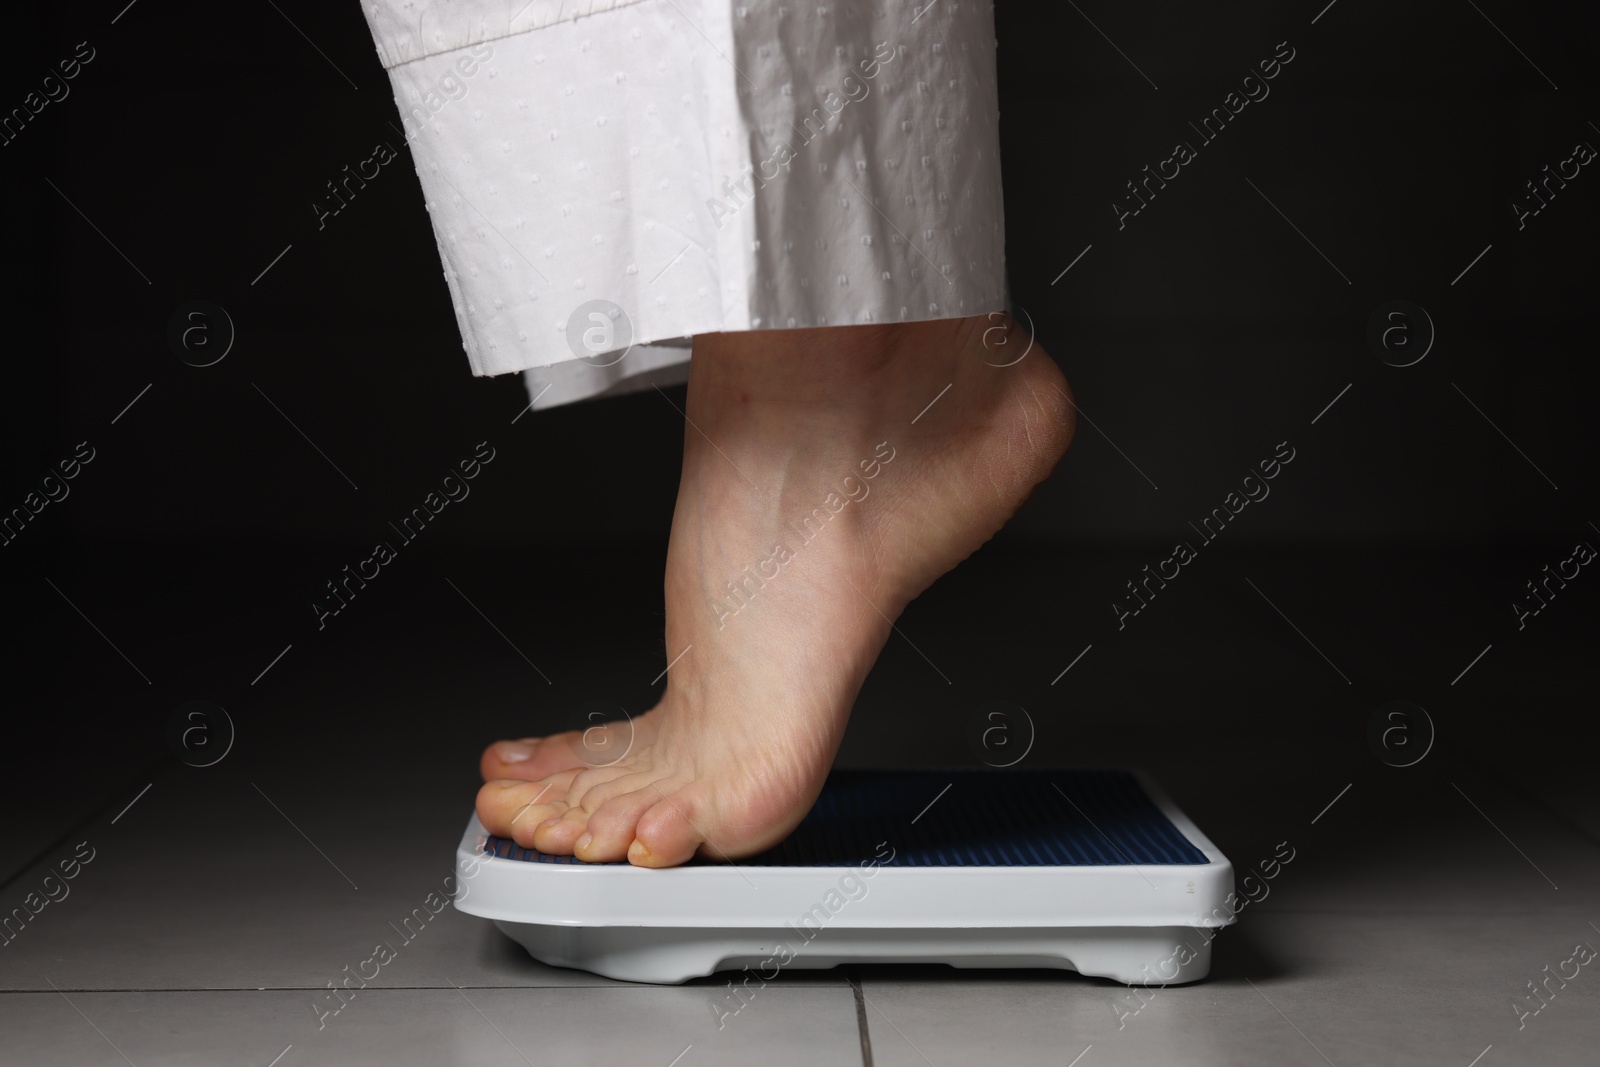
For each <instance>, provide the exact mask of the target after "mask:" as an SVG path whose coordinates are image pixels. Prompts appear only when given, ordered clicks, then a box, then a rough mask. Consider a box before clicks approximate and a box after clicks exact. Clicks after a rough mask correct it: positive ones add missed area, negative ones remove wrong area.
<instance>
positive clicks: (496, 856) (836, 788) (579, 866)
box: [455, 770, 1234, 985]
mask: <svg viewBox="0 0 1600 1067" xmlns="http://www.w3.org/2000/svg"><path fill="white" fill-rule="evenodd" d="M456 871H457V891H456V895H455V906H456V908H457V909H459V910H460V911H463V912H465V913H466V914H468V915H477V916H481V917H482V918H486V919H491V920H493V921H494V924H495V925H496V926H497V927H499V929H500V930H501V932H503V933H504V934H506V935H507V936H508V937H510V938H512V939H513V940H514V941H516V942H518V943H519V944H521V945H522V946H523V947H524V948H525V949H527V951H528V952H529V954H531V955H532V956H533V957H534V958H535V959H538V960H540V961H542V962H544V963H548V964H552V965H554V966H558V967H576V968H580V969H582V970H586V971H592V972H594V973H596V974H601V975H605V976H607V977H609V978H618V979H623V980H626V981H633V982H660V983H677V982H683V981H686V980H688V979H690V978H694V977H698V976H702V975H709V974H712V973H713V972H716V971H723V970H742V969H748V970H749V972H750V973H751V974H752V975H755V976H758V977H760V978H761V979H770V978H773V977H775V976H776V975H777V973H778V972H779V971H781V970H784V969H787V968H806V969H811V968H825V967H834V966H838V965H839V964H844V963H851V964H854V963H946V964H949V965H951V966H954V967H1053V968H1061V969H1066V970H1075V971H1078V972H1079V973H1081V974H1085V975H1094V976H1098V977H1103V978H1109V979H1112V980H1114V981H1117V982H1124V983H1128V984H1130V985H1166V984H1172V983H1182V982H1192V981H1196V980H1198V979H1200V978H1204V977H1205V975H1206V973H1207V972H1208V971H1209V969H1210V966H1211V939H1212V938H1213V937H1215V936H1216V933H1215V931H1216V930H1217V929H1218V928H1220V927H1224V926H1228V925H1231V924H1232V923H1233V921H1234V909H1233V908H1232V907H1230V904H1232V903H1233V898H1232V894H1233V868H1232V866H1231V865H1230V864H1229V863H1228V860H1227V859H1226V858H1225V857H1224V856H1223V855H1222V853H1221V852H1219V851H1218V850H1217V847H1216V846H1215V845H1213V844H1212V843H1211V842H1210V841H1209V840H1207V839H1206V836H1205V835H1204V834H1202V833H1201V832H1200V831H1199V829H1197V828H1196V827H1195V825H1194V823H1192V822H1190V821H1189V819H1188V818H1187V817H1186V816H1185V815H1184V814H1183V812H1181V811H1179V810H1178V808H1177V807H1176V806H1175V805H1174V804H1173V803H1172V801H1171V800H1170V799H1168V797H1167V796H1166V795H1165V794H1164V793H1162V792H1161V791H1160V789H1158V788H1157V787H1156V786H1155V784H1154V783H1153V782H1152V781H1151V780H1150V779H1149V778H1148V777H1146V776H1145V775H1143V774H1140V773H1136V772H1128V771H1117V770H1069V771H1048V770H1028V771H1015V770H1005V771H990V770H982V771H973V770H952V771H927V770H917V771H835V772H833V773H832V774H830V775H829V776H828V780H827V783H826V784H825V785H824V787H823V790H822V793H821V795H820V796H819V797H818V798H817V802H816V805H815V806H814V807H813V808H812V810H811V812H810V814H808V815H807V816H806V817H805V819H804V821H802V822H801V824H800V825H799V827H797V828H796V829H795V831H794V833H792V834H791V835H790V836H789V837H788V838H787V839H786V840H784V841H783V842H782V843H781V844H779V845H777V846H776V847H774V848H772V849H770V850H768V851H767V852H764V853H762V854H760V855H758V856H752V857H749V858H747V859H740V860H738V861H734V862H729V861H726V860H722V861H718V860H717V859H716V858H714V857H713V858H709V859H699V860H696V861H694V862H692V863H690V864H688V865H686V866H683V867H673V868H668V869H665V870H649V869H645V868H640V867H634V866H631V865H629V864H628V863H626V862H621V863H584V862H583V861H581V860H578V859H575V858H574V857H571V856H550V855H545V854H543V853H540V852H537V851H534V850H531V849H526V848H522V847H521V846H519V845H517V844H516V843H515V842H513V841H511V840H509V839H507V838H501V837H496V836H494V835H491V834H487V833H485V831H484V829H483V826H482V824H481V823H480V822H479V821H478V819H477V817H476V816H474V817H473V819H472V820H471V822H469V823H468V824H467V829H466V833H465V834H464V835H463V836H462V838H461V844H460V846H459V847H458V849H457V853H456Z"/></svg>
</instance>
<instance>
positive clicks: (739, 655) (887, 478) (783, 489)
mask: <svg viewBox="0 0 1600 1067" xmlns="http://www.w3.org/2000/svg"><path fill="white" fill-rule="evenodd" d="M996 322H997V320H991V319H989V318H973V319H943V320H936V321H933V322H921V323H911V324H900V325H892V326H852V327H839V328H827V329H817V330H783V331H762V332H750V333H736V334H709V335H704V336H700V337H696V338H695V340H694V361H693V363H692V365H691V376H690V380H689V394H688V407H687V414H688V419H689V425H687V426H686V427H685V430H684V459H683V475H682V480H681V482H680V484H679V488H678V504H677V509H676V511H675V512H674V515H673V524H672V539H671V543H670V546H669V548H668V552H667V574H666V633H667V655H668V657H669V658H671V657H677V656H680V654H681V658H679V659H677V661H676V663H675V664H674V665H673V667H672V669H671V671H670V672H669V674H668V680H667V689H666V693H665V694H664V695H663V697H662V700H661V703H660V704H659V705H658V706H657V707H656V708H655V709H654V710H653V711H651V712H650V713H649V714H648V715H646V716H642V717H641V718H640V720H639V725H638V726H637V727H636V730H635V736H634V738H633V744H632V747H631V749H630V750H629V751H628V754H627V755H626V756H624V757H622V758H621V759H619V760H616V761H615V762H614V763H611V764H610V765H608V766H602V767H595V766H590V764H591V763H593V762H594V761H593V760H588V759H584V758H583V752H582V751H581V748H582V746H583V744H584V741H583V738H582V735H581V734H577V733H576V732H575V733H574V734H563V735H556V736H555V737H552V738H548V739H545V740H544V741H542V742H538V743H537V744H535V745H534V746H533V747H532V750H531V753H530V756H529V758H528V759H526V760H523V761H520V762H519V763H511V764H507V763H506V762H505V756H506V755H507V752H506V750H505V749H504V748H503V746H504V744H505V743H504V742H502V743H499V745H497V746H491V747H490V751H488V752H486V753H485V754H484V760H483V770H484V773H485V776H486V777H488V776H490V775H501V777H496V778H495V780H492V781H488V782H486V783H485V785H484V786H483V788H482V790H481V791H480V792H479V794H478V815H479V817H480V818H481V819H482V821H483V824H484V826H485V827H486V828H487V829H488V830H489V831H490V832H491V833H495V834H499V835H501V836H507V837H511V838H513V839H514V840H516V841H517V842H518V843H519V844H521V845H524V846H526V847H532V848H537V849H538V850H540V851H541V852H546V853H553V854H561V855H576V856H577V857H578V858H579V859H582V860H586V861H590V862H604V861H615V860H621V859H623V858H624V857H626V858H627V859H628V860H629V861H630V862H632V863H634V864H638V865H641V866H648V867H669V866H673V865H676V864H680V863H684V862H686V861H687V860H689V859H690V858H691V857H693V856H695V855H696V854H697V853H698V854H700V855H703V856H706V857H708V858H711V859H727V858H737V857H740V856H747V855H751V854H753V853H756V852H760V851H761V850H763V849H765V848H768V847H770V846H771V845H773V844H775V843H777V842H778V841H780V840H782V839H783V837H784V836H785V835H787V834H788V833H789V831H791V830H792V829H794V827H795V826H796V825H797V824H798V823H799V821H800V819H801V818H802V817H803V816H804V815H805V813H806V812H807V811H808V810H809V809H810V807H811V804H812V803H813V801H815V800H816V797H817V793H818V792H819V791H820V790H821V788H822V782H823V779H824V778H825V777H826V775H827V772H828V768H829V766H830V765H831V764H832V762H833V757H834V754H835V753H836V751H837V750H838V747H839V742H840V739H841V738H842V737H843V734H844V728H845V723H846V722H847V720H848V719H849V715H850V709H851V706H852V704H853V703H854V701H855V698H856V694H857V692H858V691H859V690H860V688H861V684H862V682H863V680H864V679H865V678H866V675H867V671H868V670H869V669H870V668H871V667H872V664H873V662H874V661H875V660H876V659H877V657H878V653H879V652H880V651H881V650H882V648H883V645H884V642H885V641H886V640H887V639H888V637H889V634H890V632H891V630H890V622H891V620H893V619H894V618H896V617H897V616H898V615H899V614H900V612H901V611H902V610H903V609H904V608H905V606H906V604H908V603H909V602H910V601H911V600H912V598H914V597H915V596H917V595H918V594H919V593H921V592H922V591H923V590H924V589H926V588H927V587H928V586H929V585H930V584H931V583H932V582H933V581H934V580H935V579H936V578H938V577H939V576H940V575H941V574H944V573H945V572H946V571H948V570H950V569H951V568H952V567H954V566H955V565H956V564H957V563H959V562H960V561H961V560H963V559H965V558H966V557H967V556H968V555H970V554H971V553H972V552H973V551H975V550H976V549H977V548H978V547H979V546H980V545H982V544H983V543H984V542H985V541H987V540H988V539H989V538H990V537H992V536H993V535H994V533H995V532H996V531H997V530H999V529H1000V527H1001V526H1002V525H1004V524H1005V522H1006V521H1007V520H1008V519H1010V518H1011V516H1012V514H1013V513H1014V512H1015V511H1016V509H1017V508H1018V507H1019V506H1020V505H1021V504H1022V502H1023V501H1024V500H1025V499H1026V498H1027V496H1028V494H1029V493H1030V492H1031V491H1032V489H1033V487H1034V486H1035V485H1037V484H1038V483H1039V482H1040V481H1042V480H1044V478H1045V477H1046V476H1047V475H1048V474H1049V473H1050V471H1051V470H1052V469H1053V468H1054V466H1055V464H1056V461H1057V460H1058V459H1060V457H1061V455H1062V454H1063V453H1064V452H1065V451H1066V449H1067V446H1068V444H1069V443H1070V442H1071V440H1072V433H1073V426H1074V417H1073V416H1074V407H1073V404H1072V401H1071V399H1070V394H1069V391H1068V388H1067V383H1066V380H1065V379H1064V378H1063V377H1062V375H1061V372H1060V371H1059V370H1058V369H1057V368H1056V366H1055V364H1054V363H1053V362H1052V361H1051V360H1050V358H1049V356H1047V355H1046V354H1045V353H1044V352H1043V351H1042V350H1041V349H1039V348H1038V347H1037V346H1035V347H1034V349H1033V351H1032V352H1030V353H1029V354H1028V355H1027V356H1026V358H1024V359H1022V360H1021V361H1020V362H1017V363H1015V364H1014V365H1011V366H996V365H995V364H999V363H1003V362H1008V361H1009V360H1011V359H1014V358H1015V353H1017V352H1019V351H1021V350H1022V348H1023V347H1025V346H1026V345H1027V343H1028V339H1027V337H1026V335H1025V333H1024V331H1023V330H1022V329H1021V328H1020V327H1016V326H1010V327H1009V329H1010V336H1009V338H1007V343H1006V344H1005V345H1004V346H1001V345H999V344H997V342H998V341H999V340H1000V339H1001V338H1000V336H999V335H998V334H997V333H996V332H995V331H996V329H997V326H996ZM986 337H987V339H988V341H989V343H988V344H987V345H986V344H985V340H986ZM1002 355H1003V356H1004V358H1001V357H1002ZM591 740H592V739H591ZM575 757H576V758H575ZM563 763H564V764H566V766H564V767H563V766H560V765H561V764H563Z"/></svg>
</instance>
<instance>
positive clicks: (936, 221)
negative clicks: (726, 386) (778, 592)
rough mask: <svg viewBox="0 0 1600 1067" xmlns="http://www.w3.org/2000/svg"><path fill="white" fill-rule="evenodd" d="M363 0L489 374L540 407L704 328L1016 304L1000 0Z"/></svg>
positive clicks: (618, 384)
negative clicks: (510, 378) (1006, 206)
mask: <svg viewBox="0 0 1600 1067" xmlns="http://www.w3.org/2000/svg"><path fill="white" fill-rule="evenodd" d="M365 10H366V15H367V19H368V23H369V25H370V26H371V28H372V31H373V36H374V39H375V41H376V43H377V46H378V52H379V55H380V57H381V58H382V60H383V62H384V65H385V67H386V68H387V69H388V71H389V75H390V78H391V81H392V83H393V87H394V90H395V97H396V102H397V103H398V105H399V108H400V115H401V118H402V121H403V122H404V124H405V127H406V134H407V140H408V141H409V143H410V146H411V150H412V154H413V158H414V159H415V161H416V164H417V172H418V176H419V178H420V179H421V183H422V189H423V194H424V199H425V202H426V203H427V207H428V211H429V214H430V217H431V219H432V223H433V227H434V233H435V236H436V237H437V239H438V244H439V252H440V258H441V260H442V261H443V263H444V268H445V277H446V279H447V280H448V283H449V286H450V292H451V297H452V301H453V304H454V306H455V311H456V317H457V320H458V322H459V324H460V327H461V333H462V338H463V342H464V347H465V349H466V351H467V356H468V359H469V360H470V362H471V365H472V370H473V372H474V373H475V374H480V375H488V374H503V373H508V372H512V371H527V372H528V373H527V375H526V377H527V378H528V384H529V392H530V395H532V396H535V397H536V398H537V399H536V401H535V406H536V407H549V406H551V405H553V404H558V403H565V402H568V401H572V400H577V399H582V398H584V397H588V396H595V395H600V394H603V393H607V392H619V391H626V390H627V389H630V388H637V387H640V386H642V385H646V384H649V383H656V384H662V383H664V382H668V381H674V380H682V378H683V377H684V376H685V374H686V371H687V361H688V358H689V353H690V349H689V344H688V341H687V339H688V338H689V337H691V336H692V335H694V334H697V333H709V332H716V331H733V330H756V329H782V328H791V327H802V326H822V325H846V324H852V323H865V322H897V321H911V320H919V319H931V318H947V317H955V316H962V315H977V314H982V313H985V312H989V311H994V310H999V309H1001V308H1003V307H1004V305H1005V262H1004V226H1003V214H1002V207H1001V197H1000V167H999V156H998V130H997V123H998V106H997V103H996V96H995V78H994V27H993V11H992V5H991V4H990V3H989V2H987V0H984V2H981V3H980V2H977V0H935V2H934V3H933V4H932V5H931V6H928V7H925V8H919V7H916V6H915V5H912V4H906V5H894V6H893V7H890V6H888V5H885V6H883V7H874V6H871V5H870V4H863V3H850V4H843V5H840V4H834V3H823V4H817V3H805V4H796V3H782V4H780V3H766V2H752V0H746V2H744V3H726V2H722V0H594V2H589V0H578V2H567V3H562V2H560V0H534V2H533V3H531V4H530V3H527V2H526V0H368V2H367V4H366V6H365ZM595 300H603V301H608V302H609V303H610V306H612V307H613V308H614V309H615V310H612V311H610V325H607V323H606V319H604V318H595V317H591V315H592V312H593V310H594V305H591V306H590V307H588V308H585V307H583V305H585V304H587V303H589V302H591V301H595ZM591 322H592V323H598V324H599V325H600V327H601V329H599V330H598V331H590V332H589V333H588V334H587V335H586V340H585V341H584V343H575V342H574V338H578V337H584V336H585V334H584V328H585V327H588V326H589V324H590V323H591ZM574 323H576V324H577V327H576V328H572V327H573V324H574ZM608 331H614V332H615V334H616V336H617V337H618V338H621V337H622V336H624V335H626V336H629V337H631V341H632V342H633V347H632V348H631V349H630V350H629V351H628V352H627V354H626V355H625V356H620V358H619V354H618V352H616V351H614V352H611V353H609V354H603V347H604V346H603V345H601V346H600V347H599V350H598V351H597V342H603V341H604V340H605V339H606V338H608V337H609V336H610V334H609V333H608ZM674 341H675V342H676V343H675V344H673V343H671V342H674ZM661 342H669V343H667V344H662V343H661ZM619 351H620V350H619ZM580 357H584V358H580Z"/></svg>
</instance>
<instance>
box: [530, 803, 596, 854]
mask: <svg viewBox="0 0 1600 1067" xmlns="http://www.w3.org/2000/svg"><path fill="white" fill-rule="evenodd" d="M588 822H589V813H588V812H587V811H584V810H583V809H582V808H580V807H578V806H576V805H571V806H568V807H567V808H565V810H563V811H561V812H559V813H557V814H554V815H551V816H547V817H546V818H545V819H544V820H542V821H541V822H540V823H539V824H538V825H537V826H535V827H534V829H533V847H534V848H536V849H538V850H539V851H540V852H543V853H545V854H546V855H549V856H570V855H572V854H573V850H574V849H575V848H576V847H577V844H578V838H580V837H582V836H583V833H584V830H585V828H586V827H587V824H588Z"/></svg>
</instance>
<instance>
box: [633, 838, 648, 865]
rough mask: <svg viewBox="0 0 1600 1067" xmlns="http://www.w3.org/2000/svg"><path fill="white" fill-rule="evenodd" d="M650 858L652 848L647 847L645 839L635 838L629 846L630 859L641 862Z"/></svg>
mask: <svg viewBox="0 0 1600 1067" xmlns="http://www.w3.org/2000/svg"><path fill="white" fill-rule="evenodd" d="M649 858H650V850H649V849H648V848H646V847H645V843H644V842H643V841H640V840H637V839H635V840H634V842H633V844H631V845H629V846H628V859H629V860H630V861H632V862H634V863H640V862H643V861H644V860H647V859H649Z"/></svg>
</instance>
